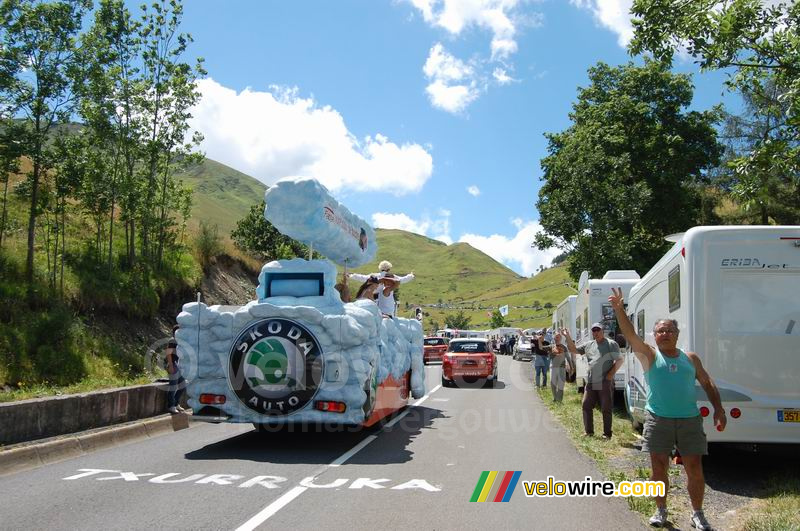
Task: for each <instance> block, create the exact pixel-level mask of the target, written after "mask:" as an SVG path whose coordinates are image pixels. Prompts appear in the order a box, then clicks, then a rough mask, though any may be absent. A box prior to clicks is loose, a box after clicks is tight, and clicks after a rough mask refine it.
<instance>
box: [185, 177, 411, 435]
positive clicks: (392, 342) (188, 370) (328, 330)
mask: <svg viewBox="0 0 800 531" xmlns="http://www.w3.org/2000/svg"><path fill="white" fill-rule="evenodd" d="M265 199H266V210H265V217H266V218H267V220H268V221H270V222H271V223H272V224H273V225H274V226H275V227H276V228H277V229H278V230H279V231H281V232H282V233H283V234H285V235H287V236H289V237H292V238H294V239H296V240H299V241H303V242H304V243H306V244H308V245H309V246H311V245H314V246H315V248H316V249H317V250H319V251H320V252H321V253H322V254H323V255H325V256H327V257H328V258H329V259H330V260H333V261H336V262H337V263H340V264H342V265H344V266H345V269H346V268H347V266H353V267H357V266H360V265H364V264H366V263H368V262H369V261H370V260H371V259H372V257H373V256H374V255H375V251H376V244H375V234H374V231H373V230H372V228H371V227H369V226H368V225H367V224H366V223H365V222H364V221H363V220H361V219H360V218H358V217H357V216H355V215H354V214H352V213H350V212H349V211H348V210H347V209H346V208H345V207H344V206H342V205H341V204H340V203H339V202H338V201H336V199H334V198H333V197H332V196H331V195H330V194H329V193H328V191H327V190H326V189H325V188H324V187H323V186H322V185H321V184H319V183H318V182H316V181H314V180H311V179H298V180H286V181H279V182H278V183H276V184H275V185H273V186H272V187H270V188H269V189H268V190H267V192H266V195H265ZM336 276H337V269H336V266H335V265H334V264H333V263H332V262H331V261H329V260H303V259H300V258H297V259H293V260H277V261H274V262H270V263H268V264H266V265H265V266H264V267H263V269H262V270H261V274H260V275H259V284H258V289H257V292H256V300H253V301H250V302H249V303H247V304H245V305H243V306H206V305H205V304H202V303H200V302H194V303H190V304H186V305H184V307H183V312H181V314H180V315H179V316H178V318H177V322H178V324H179V325H180V328H179V330H178V331H177V332H176V334H175V337H176V340H177V342H178V352H179V355H180V358H181V362H182V372H183V375H184V378H185V379H186V381H187V386H186V391H187V395H188V399H189V405H190V406H191V408H192V409H193V411H194V414H193V418H194V420H202V421H208V422H233V423H252V424H254V425H255V426H256V427H262V426H281V425H287V424H326V425H331V424H334V425H336V424H341V425H361V426H370V425H372V424H375V423H376V422H378V421H380V420H381V419H383V418H384V417H386V416H388V415H391V414H392V413H394V412H396V411H398V410H400V409H402V408H403V407H405V406H406V405H407V403H408V400H409V396H410V395H413V396H415V397H421V396H422V395H424V392H425V382H424V366H423V359H422V337H423V336H422V326H421V324H420V323H419V321H417V320H416V319H401V318H393V319H392V318H383V317H382V315H381V312H380V311H379V310H378V307H377V305H376V304H375V303H374V302H373V301H371V300H357V301H355V302H352V303H344V302H342V299H341V297H340V294H339V292H338V291H337V290H336V289H335V288H334V284H335V282H336Z"/></svg>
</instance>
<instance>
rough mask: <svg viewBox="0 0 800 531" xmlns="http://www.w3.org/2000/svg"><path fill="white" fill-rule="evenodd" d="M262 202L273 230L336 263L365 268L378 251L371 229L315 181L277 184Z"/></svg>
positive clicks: (303, 180)
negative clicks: (310, 247) (307, 246)
mask: <svg viewBox="0 0 800 531" xmlns="http://www.w3.org/2000/svg"><path fill="white" fill-rule="evenodd" d="M264 200H265V202H266V205H267V206H266V208H265V209H264V217H265V218H266V219H267V221H269V222H270V223H272V225H274V226H275V228H276V229H278V230H279V231H280V232H281V233H282V234H285V235H286V236H289V237H290V238H293V239H295V240H297V241H300V242H303V243H305V244H306V245H311V246H313V248H314V250H315V251H318V252H319V253H321V254H323V255H325V257H327V258H328V259H330V260H332V261H334V262H336V263H338V264H341V265H344V264H345V263H346V264H347V266H348V267H358V266H361V265H364V264H366V263H368V262H370V261H372V258H373V257H374V256H375V253H376V252H377V250H378V244H377V243H376V241H375V231H374V230H372V227H370V226H369V224H368V223H367V222H366V221H364V220H363V219H361V218H360V217H358V216H356V215H355V214H353V213H352V212H350V210H348V209H347V207H345V206H344V205H342V204H341V203H339V201H337V200H336V199H335V198H334V197H333V196H332V195H331V193H330V192H329V191H328V190H327V188H325V187H324V186H322V185H321V184H320V183H319V182H318V181H316V180H314V179H308V178H300V179H284V180H281V181H278V182H277V183H275V184H274V185H273V186H271V187H270V188H269V189H268V190H267V191H266V193H265V194H264Z"/></svg>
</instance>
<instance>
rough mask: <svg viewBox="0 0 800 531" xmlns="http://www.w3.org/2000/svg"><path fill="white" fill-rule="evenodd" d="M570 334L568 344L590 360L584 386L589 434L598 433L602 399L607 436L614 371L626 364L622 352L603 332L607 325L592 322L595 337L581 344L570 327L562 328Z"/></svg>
mask: <svg viewBox="0 0 800 531" xmlns="http://www.w3.org/2000/svg"><path fill="white" fill-rule="evenodd" d="M562 334H564V337H566V338H567V348H568V349H569V351H570V352H572V353H573V354H582V355H585V356H586V361H588V362H589V374H588V376H587V381H586V385H585V386H584V387H583V403H582V409H583V429H584V431H585V432H586V436H592V435H594V406H595V405H596V404H597V403H598V402H600V410H601V411H602V412H603V438H604V439H610V438H611V435H612V433H611V408H612V406H613V405H614V402H613V400H614V374H615V373H616V372H617V371H618V370H619V368H620V367H622V362H623V359H622V355H621V354H620V352H619V345H618V344H617V342H616V341H614V340H613V339H608V338H606V336H605V333H604V332H603V325H601V324H600V323H592V338H593V340H592V341H590V342H588V343H586V344H585V345H584V346H582V347H581V348H577V347H575V342H574V341H573V340H572V337H571V336H570V334H569V330H566V329H564V330H562Z"/></svg>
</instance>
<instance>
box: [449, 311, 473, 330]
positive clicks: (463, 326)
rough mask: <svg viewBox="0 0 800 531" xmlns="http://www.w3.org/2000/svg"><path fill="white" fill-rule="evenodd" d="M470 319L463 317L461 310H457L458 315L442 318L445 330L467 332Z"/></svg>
mask: <svg viewBox="0 0 800 531" xmlns="http://www.w3.org/2000/svg"><path fill="white" fill-rule="evenodd" d="M471 322H472V318H470V317H467V316H466V315H464V311H463V310H458V313H454V314H448V315H445V316H444V326H445V328H453V329H456V330H469V325H470V323H471Z"/></svg>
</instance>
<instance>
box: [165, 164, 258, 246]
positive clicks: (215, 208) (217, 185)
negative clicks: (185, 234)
mask: <svg viewBox="0 0 800 531" xmlns="http://www.w3.org/2000/svg"><path fill="white" fill-rule="evenodd" d="M177 179H178V180H182V181H183V183H184V184H185V185H187V186H189V187H191V188H192V189H193V190H194V203H193V205H192V220H194V221H195V222H196V224H199V222H200V220H204V221H206V222H208V223H211V224H215V225H217V227H218V229H219V234H220V236H222V237H224V238H226V239H229V238H230V234H231V231H232V230H233V229H234V228H235V227H236V222H237V221H239V220H240V219H242V218H243V217H245V216H246V215H247V213H248V212H249V211H250V207H252V206H253V205H255V204H258V203H259V202H260V201H261V200H263V199H264V192H265V191H266V189H267V187H266V186H265V185H264V184H263V183H261V182H260V181H258V180H256V179H254V178H253V177H250V176H249V175H246V174H244V173H242V172H240V171H237V170H234V169H233V168H231V167H228V166H226V165H224V164H222V163H220V162H217V161H215V160H211V159H208V158H207V159H205V160H204V161H203V162H202V163H201V164H198V165H195V166H192V167H191V168H189V169H187V170H185V171H183V172H181V173H180V174H178V175H177Z"/></svg>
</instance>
